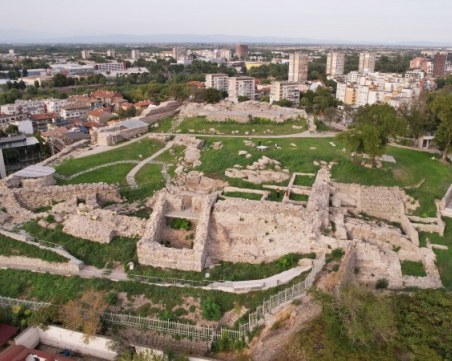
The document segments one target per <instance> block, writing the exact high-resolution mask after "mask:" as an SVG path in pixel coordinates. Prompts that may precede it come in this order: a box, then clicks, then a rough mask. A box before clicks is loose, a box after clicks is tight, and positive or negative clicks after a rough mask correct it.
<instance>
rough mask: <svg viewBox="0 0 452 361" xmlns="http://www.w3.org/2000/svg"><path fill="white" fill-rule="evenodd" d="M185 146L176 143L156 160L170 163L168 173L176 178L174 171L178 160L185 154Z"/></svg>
mask: <svg viewBox="0 0 452 361" xmlns="http://www.w3.org/2000/svg"><path fill="white" fill-rule="evenodd" d="M184 153H185V147H184V146H181V145H175V146H173V147H171V149H168V150H167V151H166V152H163V153H162V154H160V155H159V156H158V157H157V158H156V159H155V160H157V161H159V162H164V163H168V174H169V175H170V177H171V178H174V172H175V170H176V168H177V160H178V159H179V158H181V157H183V156H184Z"/></svg>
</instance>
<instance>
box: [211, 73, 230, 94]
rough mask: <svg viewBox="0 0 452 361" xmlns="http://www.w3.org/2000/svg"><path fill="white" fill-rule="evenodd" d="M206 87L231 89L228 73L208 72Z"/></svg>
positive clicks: (222, 89) (221, 89)
mask: <svg viewBox="0 0 452 361" xmlns="http://www.w3.org/2000/svg"><path fill="white" fill-rule="evenodd" d="M206 88H214V89H217V90H220V91H225V92H227V91H229V77H228V76H227V75H226V74H206Z"/></svg>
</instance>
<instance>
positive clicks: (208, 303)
mask: <svg viewBox="0 0 452 361" xmlns="http://www.w3.org/2000/svg"><path fill="white" fill-rule="evenodd" d="M201 313H202V315H203V317H204V318H205V319H206V320H211V321H218V320H219V319H220V318H221V316H222V311H221V307H220V306H219V305H218V304H216V303H215V302H214V301H213V300H212V299H211V298H210V297H207V298H205V299H203V300H202V301H201Z"/></svg>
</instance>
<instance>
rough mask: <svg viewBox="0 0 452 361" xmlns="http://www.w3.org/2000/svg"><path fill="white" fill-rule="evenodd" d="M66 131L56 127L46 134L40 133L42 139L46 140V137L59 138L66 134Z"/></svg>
mask: <svg viewBox="0 0 452 361" xmlns="http://www.w3.org/2000/svg"><path fill="white" fill-rule="evenodd" d="M67 131H68V130H67V129H66V128H64V127H58V128H55V129H52V130H48V131H47V132H42V133H41V135H42V136H43V137H44V138H48V137H59V136H61V135H62V134H64V133H67Z"/></svg>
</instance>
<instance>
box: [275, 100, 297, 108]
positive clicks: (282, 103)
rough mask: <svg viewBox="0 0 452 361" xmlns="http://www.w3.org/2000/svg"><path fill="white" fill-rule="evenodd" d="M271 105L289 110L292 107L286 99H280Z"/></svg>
mask: <svg viewBox="0 0 452 361" xmlns="http://www.w3.org/2000/svg"><path fill="white" fill-rule="evenodd" d="M273 104H276V105H279V106H280V107H287V108H291V107H292V106H293V103H292V102H291V101H290V100H288V99H281V100H278V101H277V102H273Z"/></svg>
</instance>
